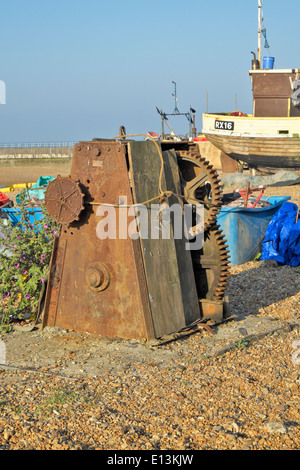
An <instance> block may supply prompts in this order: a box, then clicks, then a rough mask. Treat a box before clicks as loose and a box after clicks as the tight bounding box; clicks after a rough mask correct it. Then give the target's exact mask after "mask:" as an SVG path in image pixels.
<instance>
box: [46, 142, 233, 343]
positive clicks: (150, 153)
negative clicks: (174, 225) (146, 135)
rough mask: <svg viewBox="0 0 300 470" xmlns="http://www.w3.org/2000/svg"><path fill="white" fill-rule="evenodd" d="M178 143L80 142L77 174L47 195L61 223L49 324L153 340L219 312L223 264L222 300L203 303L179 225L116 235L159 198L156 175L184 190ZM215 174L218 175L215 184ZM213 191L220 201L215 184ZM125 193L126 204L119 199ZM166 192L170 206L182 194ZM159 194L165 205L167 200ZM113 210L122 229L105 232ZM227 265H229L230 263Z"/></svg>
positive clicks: (167, 187)
mask: <svg viewBox="0 0 300 470" xmlns="http://www.w3.org/2000/svg"><path fill="white" fill-rule="evenodd" d="M174 147H176V145H175V144H173V145H171V144H166V145H165V146H164V145H162V144H161V145H160V144H159V148H160V150H161V152H159V151H158V150H159V149H157V146H156V145H154V142H153V141H130V140H124V139H121V140H100V139H99V140H97V139H94V141H92V142H79V143H78V144H76V146H75V150H74V156H73V162H72V168H71V174H70V177H69V178H66V179H64V178H60V177H58V178H57V180H55V181H54V182H53V184H50V185H49V187H48V189H47V191H46V195H45V204H46V207H47V209H48V212H49V214H50V215H51V216H53V218H54V219H56V220H57V221H58V222H59V223H62V226H61V233H60V236H59V237H58V238H57V239H56V241H55V244H54V247H53V253H52V259H51V263H50V272H49V280H48V285H47V291H46V298H45V308H44V313H43V319H42V326H43V327H45V326H46V325H47V326H59V327H63V328H67V329H72V330H75V331H79V332H83V333H89V334H91V335H98V336H99V335H101V336H107V337H121V338H136V339H140V338H144V339H152V338H161V337H163V336H165V335H169V334H172V333H175V332H178V331H180V330H182V329H185V328H188V327H189V325H192V324H193V323H195V322H197V321H199V320H201V318H202V317H203V316H205V314H207V313H205V312H208V314H207V315H208V318H210V317H212V318H216V317H217V318H218V319H219V320H220V319H221V318H222V307H220V303H221V298H222V293H223V290H224V286H225V280H226V278H227V276H226V268H224V267H223V268H220V269H219V270H217V272H215V271H214V272H213V271H211V273H212V274H210V276H212V275H213V276H215V277H217V278H218V276H219V278H218V280H217V283H216V286H215V293H216V298H214V296H212V295H211V293H210V299H211V300H209V299H208V300H207V302H208V303H209V302H210V301H211V306H210V307H209V305H207V304H205V306H204V307H205V308H204V307H203V306H202V304H201V302H200V301H199V286H198V285H197V281H196V279H195V272H196V271H195V269H194V265H193V260H192V256H191V252H190V251H189V250H186V249H185V246H184V244H185V243H186V240H185V239H184V238H182V239H176V238H175V237H174V233H171V236H170V237H169V238H168V239H162V238H159V239H152V238H151V237H148V238H145V239H143V238H142V237H138V238H133V237H128V235H127V234H124V233H123V236H121V235H120V233H119V228H120V227H121V225H120V224H121V222H120V221H121V220H122V217H123V215H124V214H127V209H128V208H129V207H132V204H141V203H144V202H145V201H149V200H150V201H151V200H153V198H156V197H157V196H158V195H159V182H160V184H161V188H160V189H161V190H162V191H172V193H173V194H181V192H182V188H181V172H180V171H179V166H178V154H177V153H176V151H177V150H178V151H179V153H180V151H186V150H187V149H188V148H189V144H188V143H185V144H184V143H182V144H179V148H178V149H177V148H174ZM162 164H163V165H162ZM215 178H216V177H215V175H214V174H213V176H212V181H213V182H214V181H215ZM215 184H217V183H215ZM215 193H216V198H217V202H218V198H219V197H220V195H219V192H218V190H217V189H216V191H215ZM120 197H121V198H122V201H121V203H123V204H124V208H123V207H120V206H119V204H120V199H119V198H120ZM164 199H165V201H166V202H167V203H169V204H170V203H171V202H172V201H175V199H176V197H175V196H174V195H173V196H172V195H170V194H169V195H167V196H165V197H164ZM152 202H153V203H156V204H159V203H160V202H161V200H159V199H158V198H157V200H153V201H152ZM146 204H147V203H146ZM217 205H218V204H217ZM127 206H128V207H127ZM111 209H114V210H115V213H116V216H117V217H116V221H117V222H116V234H117V236H116V238H115V239H111V238H106V239H99V236H98V234H97V227H98V224H99V222H100V221H101V220H102V221H103V216H104V214H105V215H107V213H109V210H111ZM214 213H216V211H215V212H214ZM124 216H125V217H126V215H124ZM148 217H149V224H150V225H151V220H150V215H149V216H148ZM212 222H213V220H212V221H210V223H212ZM225 252H226V247H225V246H224V242H223V241H222V242H221V246H220V252H219V253H217V261H214V260H212V265H210V264H209V261H211V257H212V255H211V253H210V255H209V259H206V268H207V269H209V268H210V266H211V267H212V268H213V269H214V267H215V266H216V264H218V260H219V259H221V258H222V260H225V259H226V253H225ZM202 256H203V253H202ZM199 259H200V257H199ZM199 259H198V260H197V263H198V265H199ZM204 262H205V260H204ZM207 262H208V264H207ZM204 264H205V263H204ZM223 264H224V265H225V266H226V261H224V262H223ZM198 269H199V266H198ZM214 282H215V281H214ZM206 284H207V282H206ZM205 289H207V291H208V290H209V288H208V287H207V288H206V287H205ZM204 296H205V295H204ZM204 296H203V297H204ZM200 300H201V299H200ZM214 305H215V306H216V307H215V308H214ZM203 312H204V313H203Z"/></svg>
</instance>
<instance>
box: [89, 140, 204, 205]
mask: <svg viewBox="0 0 300 470" xmlns="http://www.w3.org/2000/svg"><path fill="white" fill-rule="evenodd" d="M127 137H144V138H147V139H150V140H151V141H152V142H153V143H154V145H155V146H156V149H157V151H158V155H159V157H160V160H161V168H160V174H159V181H158V191H159V194H158V195H157V196H155V197H153V198H150V199H147V200H146V201H143V202H139V203H136V204H129V205H127V204H124V205H123V204H122V205H121V206H120V204H109V203H105V202H89V203H88V204H90V205H95V206H109V207H124V208H125V207H126V208H129V207H138V206H143V205H146V204H148V203H149V202H153V201H156V200H160V201H163V200H164V199H165V198H166V197H170V196H175V197H177V198H178V199H181V200H184V196H183V195H182V194H176V193H174V192H173V191H164V190H163V189H162V177H163V171H164V165H165V162H164V159H163V155H162V151H161V148H160V146H159V145H158V143H157V142H156V140H155V139H154V138H153V137H151V136H149V135H147V134H127V135H126V134H122V135H121V136H120V135H119V136H117V137H113V138H112V140H117V139H120V140H124V139H126V138H127ZM195 202H196V203H198V204H199V202H200V201H198V200H196V199H195Z"/></svg>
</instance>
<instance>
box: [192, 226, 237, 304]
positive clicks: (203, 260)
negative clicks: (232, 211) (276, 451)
mask: <svg viewBox="0 0 300 470" xmlns="http://www.w3.org/2000/svg"><path fill="white" fill-rule="evenodd" d="M192 260H193V266H194V272H195V279H196V283H197V290H198V296H199V298H202V299H204V298H206V299H210V300H221V299H222V298H223V296H224V291H225V288H226V284H227V280H228V278H229V276H230V273H229V267H228V263H229V251H228V246H227V245H226V240H225V238H224V235H223V232H222V230H220V228H219V226H218V225H215V226H213V227H211V228H210V230H209V231H207V232H206V233H205V234H204V244H203V247H202V249H201V250H197V251H192Z"/></svg>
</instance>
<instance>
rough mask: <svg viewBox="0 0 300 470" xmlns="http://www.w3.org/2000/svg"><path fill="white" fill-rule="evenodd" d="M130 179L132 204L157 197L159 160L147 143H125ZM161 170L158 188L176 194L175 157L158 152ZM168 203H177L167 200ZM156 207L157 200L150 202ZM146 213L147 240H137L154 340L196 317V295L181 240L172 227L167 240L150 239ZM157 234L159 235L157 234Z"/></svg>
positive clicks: (197, 316)
mask: <svg viewBox="0 0 300 470" xmlns="http://www.w3.org/2000/svg"><path fill="white" fill-rule="evenodd" d="M128 147H129V166H130V177H131V181H132V186H133V188H132V189H133V199H134V202H135V203H143V202H144V201H147V200H149V199H151V198H153V197H156V196H157V195H158V194H159V177H160V172H161V159H160V156H159V153H158V151H157V148H156V146H155V144H154V143H153V142H151V141H146V142H131V143H130V144H129V146H128ZM162 156H163V160H164V171H163V177H162V180H161V182H162V189H163V190H172V191H174V192H175V193H179V192H180V181H179V173H178V166H177V160H176V154H175V152H174V151H173V150H169V151H166V152H163V153H162ZM166 202H168V204H169V205H170V204H171V203H174V202H178V200H177V198H174V197H172V198H168V201H166ZM153 203H154V204H158V203H159V201H158V200H157V201H154V202H153ZM147 207H148V208H149V210H148V213H147V220H148V234H149V236H148V238H141V248H142V253H143V258H144V266H145V274H146V279H147V285H148V292H149V300H150V307H151V312H152V319H153V324H154V332H155V337H156V338H159V337H161V336H163V335H165V334H170V333H173V332H176V331H179V330H180V329H181V328H184V327H186V326H188V325H189V324H190V323H191V322H193V321H194V320H196V319H198V318H200V309H199V303H198V296H197V291H196V286H195V280H194V275H193V268H192V261H191V254H190V252H189V251H187V250H185V249H184V246H183V245H184V244H185V243H186V240H185V239H184V238H182V239H179V240H174V232H173V229H174V226H173V225H172V224H171V233H170V237H169V238H168V239H163V238H162V237H161V236H160V237H159V238H158V239H154V238H152V237H151V236H150V234H151V213H150V204H147ZM159 233H160V234H161V232H159Z"/></svg>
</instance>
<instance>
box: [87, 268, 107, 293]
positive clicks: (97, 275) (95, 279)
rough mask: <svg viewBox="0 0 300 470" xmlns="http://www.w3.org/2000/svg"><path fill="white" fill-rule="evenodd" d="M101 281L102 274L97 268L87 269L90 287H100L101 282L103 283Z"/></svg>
mask: <svg viewBox="0 0 300 470" xmlns="http://www.w3.org/2000/svg"><path fill="white" fill-rule="evenodd" d="M103 281H104V274H103V272H102V271H99V270H98V269H89V272H88V282H89V284H90V286H91V287H93V288H94V289H96V288H97V287H100V286H101V284H103Z"/></svg>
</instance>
